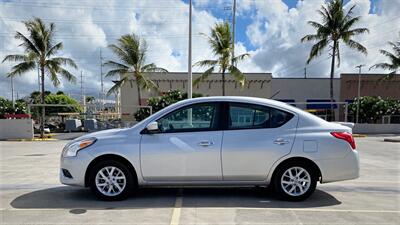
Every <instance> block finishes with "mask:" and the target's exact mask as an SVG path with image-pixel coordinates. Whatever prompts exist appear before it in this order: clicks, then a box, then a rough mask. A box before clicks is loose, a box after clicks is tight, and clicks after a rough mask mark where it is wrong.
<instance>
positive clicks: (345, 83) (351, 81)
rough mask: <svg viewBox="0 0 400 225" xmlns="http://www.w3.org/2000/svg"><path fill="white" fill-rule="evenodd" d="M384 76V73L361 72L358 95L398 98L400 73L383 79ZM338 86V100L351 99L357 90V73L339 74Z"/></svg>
mask: <svg viewBox="0 0 400 225" xmlns="http://www.w3.org/2000/svg"><path fill="white" fill-rule="evenodd" d="M384 76H385V74H362V75H361V77H360V78H361V79H360V80H361V82H360V96H381V97H384V98H393V99H400V74H396V75H393V78H392V79H383V78H384ZM340 86H341V91H340V100H341V101H351V100H353V99H354V98H356V97H357V92H358V74H353V73H344V74H341V79H340Z"/></svg>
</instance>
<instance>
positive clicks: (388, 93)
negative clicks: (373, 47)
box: [120, 72, 400, 120]
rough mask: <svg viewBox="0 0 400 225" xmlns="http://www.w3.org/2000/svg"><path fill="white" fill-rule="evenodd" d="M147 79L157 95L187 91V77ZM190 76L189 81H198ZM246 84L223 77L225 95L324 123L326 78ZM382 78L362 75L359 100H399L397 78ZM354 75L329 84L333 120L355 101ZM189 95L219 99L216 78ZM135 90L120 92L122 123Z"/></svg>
mask: <svg viewBox="0 0 400 225" xmlns="http://www.w3.org/2000/svg"><path fill="white" fill-rule="evenodd" d="M149 76H150V78H151V79H152V80H153V81H154V82H155V83H156V85H157V86H158V87H159V90H160V92H167V91H169V90H181V91H182V92H186V90H187V73H180V72H178V73H173V72H170V73H167V74H162V73H153V74H150V75H149ZM199 76H200V74H199V73H194V74H193V79H196V78H197V77H199ZM245 76H246V80H247V82H246V84H245V85H244V86H243V87H241V86H240V84H239V83H238V82H236V81H235V80H234V79H233V78H232V77H231V76H229V75H227V76H226V84H225V89H226V95H231V96H232V95H235V96H252V97H261V98H268V99H275V100H279V101H283V102H287V103H289V104H293V105H295V106H296V107H299V108H302V109H305V110H308V111H310V112H312V113H315V114H317V115H319V116H321V117H323V118H325V119H327V118H328V116H329V114H330V113H329V109H330V97H329V90H330V88H329V87H330V79H328V78H281V77H276V78H275V77H273V76H272V74H271V73H246V74H245ZM385 76H386V74H362V75H361V83H360V93H361V96H382V97H390V98H393V99H400V74H396V75H394V76H393V78H392V79H390V80H385V79H383V78H384V77H385ZM357 90H358V74H341V77H340V78H335V79H334V80H333V94H334V99H335V102H336V103H337V104H335V105H334V108H335V110H336V111H337V112H338V113H336V119H343V118H344V116H345V115H344V113H345V112H344V108H345V105H346V104H345V103H350V102H352V101H353V99H354V98H355V97H357ZM193 93H199V94H202V95H203V96H217V95H222V82H221V75H220V74H212V75H210V77H209V78H208V79H206V80H205V81H203V82H200V83H199V84H198V85H195V86H193ZM137 94H138V93H137V88H136V83H135V80H132V82H129V83H126V84H125V85H124V86H123V87H122V88H121V94H120V105H121V112H122V114H123V115H125V116H124V119H127V120H130V119H131V117H132V116H133V113H135V112H136V110H137V109H138V105H139V102H138V99H137ZM158 95H159V93H158V92H156V91H147V90H142V91H141V100H140V102H141V105H146V104H147V100H148V99H149V98H150V97H154V96H158Z"/></svg>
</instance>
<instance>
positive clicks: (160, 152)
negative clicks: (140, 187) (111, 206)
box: [140, 103, 222, 181]
mask: <svg viewBox="0 0 400 225" xmlns="http://www.w3.org/2000/svg"><path fill="white" fill-rule="evenodd" d="M219 111H220V104H219V103H200V104H193V105H190V106H185V107H183V108H180V109H177V110H175V111H173V112H172V113H169V114H167V115H165V116H163V117H162V118H160V119H158V120H157V122H158V126H159V131H158V132H156V133H151V134H143V135H142V138H141V144H140V157H141V169H142V175H143V178H144V179H145V180H147V181H209V180H221V179H222V171H221V141H222V131H219V130H218V127H219V118H218V117H219Z"/></svg>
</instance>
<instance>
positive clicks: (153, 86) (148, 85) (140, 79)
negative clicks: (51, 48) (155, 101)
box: [135, 73, 158, 91]
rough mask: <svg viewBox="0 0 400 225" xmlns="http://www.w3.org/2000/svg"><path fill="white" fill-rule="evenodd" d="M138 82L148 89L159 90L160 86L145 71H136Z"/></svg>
mask: <svg viewBox="0 0 400 225" xmlns="http://www.w3.org/2000/svg"><path fill="white" fill-rule="evenodd" d="M135 78H136V82H137V84H138V85H139V86H140V87H141V88H142V89H145V90H147V91H150V90H158V86H157V85H156V84H155V83H154V81H152V80H151V79H149V78H148V77H147V76H146V75H145V74H143V73H136V75H135Z"/></svg>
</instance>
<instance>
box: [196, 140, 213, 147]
mask: <svg viewBox="0 0 400 225" xmlns="http://www.w3.org/2000/svg"><path fill="white" fill-rule="evenodd" d="M213 144H214V143H213V142H212V141H200V142H199V143H198V145H199V146H203V147H207V146H210V145H213Z"/></svg>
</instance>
